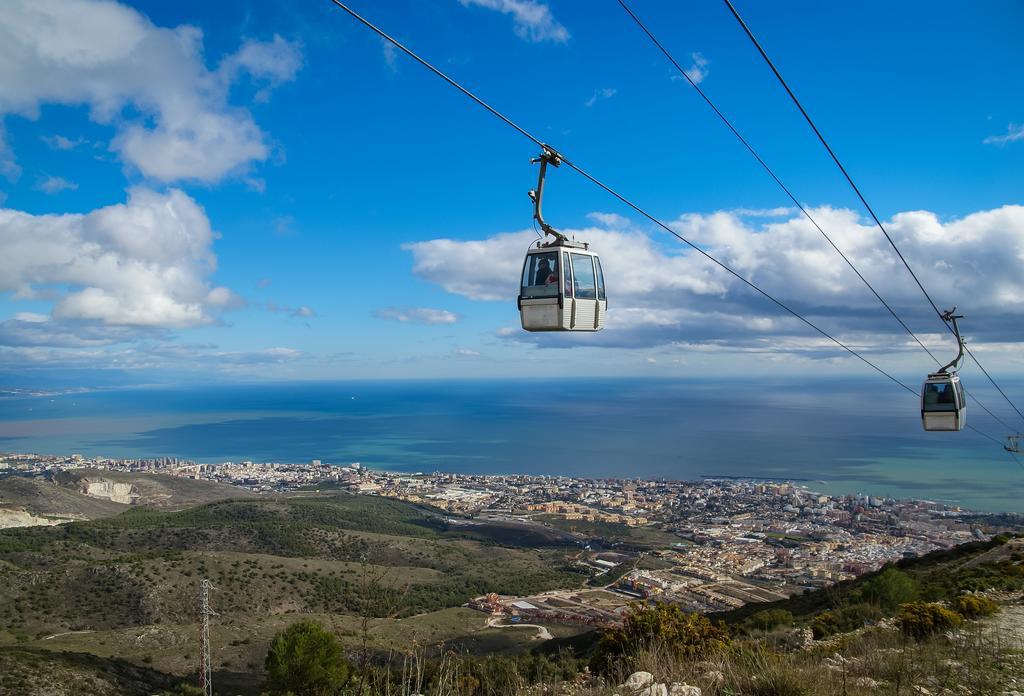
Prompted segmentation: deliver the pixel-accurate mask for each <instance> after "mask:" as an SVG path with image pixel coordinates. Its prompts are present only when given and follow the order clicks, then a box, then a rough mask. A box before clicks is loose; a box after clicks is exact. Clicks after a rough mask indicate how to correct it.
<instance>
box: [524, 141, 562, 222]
mask: <svg viewBox="0 0 1024 696" xmlns="http://www.w3.org/2000/svg"><path fill="white" fill-rule="evenodd" d="M541 147H542V148H543V149H542V150H541V153H540V154H539V155H538V156H537V157H534V158H533V159H531V160H530V162H531V164H537V163H538V162H539V163H540V172H539V173H538V174H537V188H536V189H534V190H532V191H530V194H529V195H530V200H532V201H533V219H534V220H536V221H537V224H538V225H540V228H541V229H542V230H544V234H545V235H549V234H550V235H551V236H552V237H554V238H555V239H556V240H558V241H565V239H566V236H565V235H564V234H562V233H561V232H559V231H558V230H556V229H555V228H554V227H552V226H551V225H549V224H548V223H547V222H545V221H544V213H543V209H542V205H543V203H544V177H545V176H546V175H547V171H548V164H549V163H550V164H551V166H552V167H557V166H559V165H560V164H562V156H561V155H560V154H558V151H557V150H555V148H553V147H551V146H550V145H546V144H545V145H541Z"/></svg>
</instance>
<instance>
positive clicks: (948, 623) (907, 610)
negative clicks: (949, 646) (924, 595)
mask: <svg viewBox="0 0 1024 696" xmlns="http://www.w3.org/2000/svg"><path fill="white" fill-rule="evenodd" d="M896 621H897V622H898V623H899V626H900V630H901V631H903V634H904V635H907V636H911V637H912V638H918V639H920V638H927V637H928V636H930V635H934V634H936V633H942V632H944V631H949V630H952V629H954V628H956V627H957V626H959V625H960V624H961V623H962V622H963V619H962V618H961V616H960V615H959V614H957V613H956V612H955V611H953V610H951V609H947V608H946V607H944V606H942V605H941V604H929V603H926V602H912V603H910V604H904V605H902V606H901V607H900V612H899V614H897V615H896Z"/></svg>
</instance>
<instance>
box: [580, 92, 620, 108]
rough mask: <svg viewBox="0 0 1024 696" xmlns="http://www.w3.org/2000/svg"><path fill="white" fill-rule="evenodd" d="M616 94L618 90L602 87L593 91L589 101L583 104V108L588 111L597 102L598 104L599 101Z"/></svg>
mask: <svg viewBox="0 0 1024 696" xmlns="http://www.w3.org/2000/svg"><path fill="white" fill-rule="evenodd" d="M617 93H618V90H617V89H615V88H614V87H602V88H601V89H595V90H594V93H593V94H592V95H591V97H590V99H588V100H587V101H585V102H583V106H585V107H587V108H588V109H589V108H590V107H592V106H593V105H594V104H596V103H597V102H599V101H601V100H604V99H611V98H612V97H614V96H615V95H616V94H617Z"/></svg>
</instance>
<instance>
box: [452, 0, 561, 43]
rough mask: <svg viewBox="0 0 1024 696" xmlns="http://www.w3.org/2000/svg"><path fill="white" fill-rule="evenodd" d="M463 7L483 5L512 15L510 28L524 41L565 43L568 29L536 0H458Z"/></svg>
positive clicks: (545, 6)
mask: <svg viewBox="0 0 1024 696" xmlns="http://www.w3.org/2000/svg"><path fill="white" fill-rule="evenodd" d="M459 2H460V3H462V5H463V7H470V6H475V7H485V8H487V9H488V10H494V11H496V12H500V13H502V14H507V15H511V16H512V29H513V31H515V33H516V36H518V37H519V38H521V39H525V40H526V41H533V42H540V41H554V42H556V43H565V42H566V41H568V40H569V30H568V29H566V28H565V27H564V26H562V25H561V24H559V22H558V20H556V19H555V16H554V15H553V14H551V8H549V7H548V6H547V5H545V4H544V3H542V2H537V1H536V0H459Z"/></svg>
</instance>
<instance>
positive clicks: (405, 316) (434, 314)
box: [373, 307, 459, 324]
mask: <svg viewBox="0 0 1024 696" xmlns="http://www.w3.org/2000/svg"><path fill="white" fill-rule="evenodd" d="M373 316H375V317H377V318H378V319H387V320H390V321H399V322H402V323H409V324H454V323H455V322H457V321H458V320H459V315H458V314H455V313H454V312H449V311H448V310H445V309H431V308H429V307H406V308H400V307H383V308H381V309H378V310H376V311H375V312H374V313H373Z"/></svg>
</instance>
